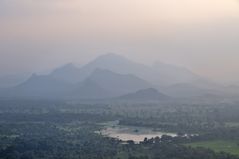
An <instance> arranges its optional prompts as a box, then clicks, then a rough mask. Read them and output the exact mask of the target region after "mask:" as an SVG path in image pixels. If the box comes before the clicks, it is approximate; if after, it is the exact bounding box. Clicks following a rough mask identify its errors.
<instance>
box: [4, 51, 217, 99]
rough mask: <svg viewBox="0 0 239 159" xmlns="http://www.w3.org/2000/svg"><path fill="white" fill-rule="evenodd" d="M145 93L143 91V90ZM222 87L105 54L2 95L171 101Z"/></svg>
mask: <svg viewBox="0 0 239 159" xmlns="http://www.w3.org/2000/svg"><path fill="white" fill-rule="evenodd" d="M143 90H144V91H143ZM219 90H220V91H221V86H219V85H218V84H216V83H214V82H212V81H210V80H207V79H205V78H203V77H201V76H199V75H197V74H195V73H193V72H191V71H190V70H188V69H186V68H183V67H178V66H174V65H170V64H164V63H161V62H157V63H155V64H154V65H153V66H147V65H144V64H141V63H137V62H133V61H131V60H129V59H127V58H125V57H123V56H120V55H117V54H112V53H110V54H105V55H102V56H99V57H97V58H96V59H94V60H93V61H91V62H89V63H88V64H86V65H84V66H82V67H79V68H78V67H76V66H75V65H73V64H66V65H64V66H62V67H59V68H56V69H54V70H53V71H52V72H51V73H50V74H47V75H36V74H33V75H32V76H31V77H30V78H29V79H27V80H26V81H24V82H22V83H21V84H18V85H17V86H14V87H10V88H8V89H3V90H1V91H0V96H7V97H9V96H11V97H42V98H67V99H102V98H115V97H119V98H126V99H129V98H132V99H135V100H136V99H137V98H141V99H144V96H145V97H146V96H151V97H152V98H153V99H169V98H166V97H169V96H171V97H190V96H202V95H204V94H208V93H211V94H213V93H214V92H215V93H216V92H220V91H219Z"/></svg>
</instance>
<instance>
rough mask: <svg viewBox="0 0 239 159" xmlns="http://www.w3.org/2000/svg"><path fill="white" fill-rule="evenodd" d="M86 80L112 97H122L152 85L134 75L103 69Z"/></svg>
mask: <svg viewBox="0 0 239 159" xmlns="http://www.w3.org/2000/svg"><path fill="white" fill-rule="evenodd" d="M88 80H90V81H92V82H94V83H96V84H97V85H99V86H101V87H102V88H104V89H105V90H108V91H109V92H111V93H112V95H113V96H119V95H123V94H126V93H129V92H134V91H137V90H140V89H145V88H148V87H151V86H152V84H150V83H148V82H147V81H145V80H143V79H141V78H139V77H137V76H135V75H131V74H119V73H114V72H112V71H109V70H105V69H104V70H103V69H96V70H95V71H94V72H93V73H92V74H91V75H90V76H89V77H88V78H87V79H86V81H88Z"/></svg>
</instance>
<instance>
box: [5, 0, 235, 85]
mask: <svg viewBox="0 0 239 159" xmlns="http://www.w3.org/2000/svg"><path fill="white" fill-rule="evenodd" d="M109 52H114V53H117V54H120V55H123V56H126V57H128V58H130V59H133V60H134V61H138V62H142V63H145V64H152V63H153V62H155V61H162V62H165V63H170V64H175V65H180V66H184V67H187V68H189V69H191V70H192V71H193V72H195V73H198V74H200V75H202V76H205V77H207V78H210V79H213V80H216V81H219V82H226V83H237V84H239V0H180V1H179V0H1V1H0V75H6V74H15V73H18V74H19V73H23V72H24V73H25V72H44V71H47V70H50V69H52V68H54V67H57V66H60V65H63V64H65V63H68V62H74V63H77V64H85V63H87V62H88V61H90V60H92V59H94V58H95V57H97V56H99V55H101V54H105V53H109Z"/></svg>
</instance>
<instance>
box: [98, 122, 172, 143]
mask: <svg viewBox="0 0 239 159" xmlns="http://www.w3.org/2000/svg"><path fill="white" fill-rule="evenodd" d="M99 133H100V134H102V135H104V136H108V137H112V138H117V139H120V140H122V141H128V140H133V141H134V142H136V143H139V142H141V141H143V140H144V138H148V139H150V138H155V137H157V136H158V137H161V136H162V135H169V136H173V137H174V136H176V134H175V133H166V132H161V131H157V130H153V129H152V128H146V127H135V126H122V125H118V124H117V123H114V122H111V123H107V124H105V127H104V128H103V129H102V130H101V131H100V132H99Z"/></svg>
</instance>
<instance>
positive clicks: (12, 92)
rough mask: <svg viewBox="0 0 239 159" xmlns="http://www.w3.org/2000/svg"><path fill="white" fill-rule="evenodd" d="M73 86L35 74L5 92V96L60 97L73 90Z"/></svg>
mask: <svg viewBox="0 0 239 159" xmlns="http://www.w3.org/2000/svg"><path fill="white" fill-rule="evenodd" d="M72 87H73V86H72V85H71V84H68V83H66V82H63V81H59V80H56V79H53V78H50V77H49V76H38V75H35V74H33V75H32V76H31V77H30V78H29V79H28V80H26V81H25V82H23V83H22V84H19V85H18V86H15V87H12V88H10V89H8V90H6V91H5V96H16V97H47V98H53V97H59V96H63V95H64V94H65V93H66V92H67V91H69V90H70V89H72Z"/></svg>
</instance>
